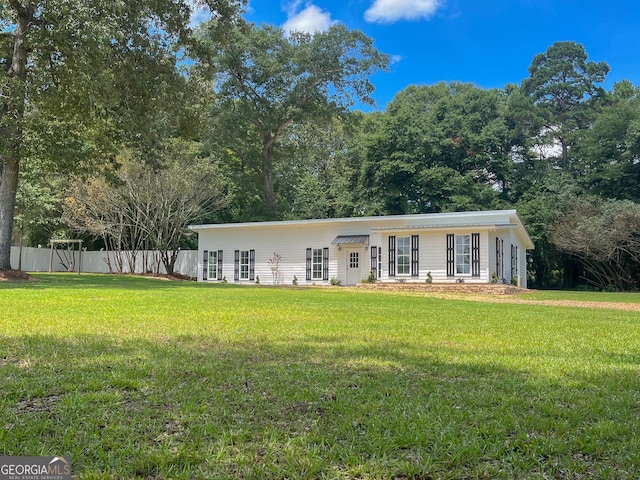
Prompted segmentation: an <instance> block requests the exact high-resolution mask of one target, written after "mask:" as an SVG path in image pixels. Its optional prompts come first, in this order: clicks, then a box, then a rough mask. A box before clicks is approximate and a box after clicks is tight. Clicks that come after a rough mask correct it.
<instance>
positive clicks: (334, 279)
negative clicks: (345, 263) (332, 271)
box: [329, 277, 342, 286]
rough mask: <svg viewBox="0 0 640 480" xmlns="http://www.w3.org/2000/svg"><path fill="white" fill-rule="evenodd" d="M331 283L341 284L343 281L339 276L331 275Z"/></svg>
mask: <svg viewBox="0 0 640 480" xmlns="http://www.w3.org/2000/svg"><path fill="white" fill-rule="evenodd" d="M329 283H330V284H331V285H334V286H337V285H340V284H341V283H342V282H341V281H340V279H339V278H336V277H331V280H329Z"/></svg>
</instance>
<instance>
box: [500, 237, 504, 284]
mask: <svg viewBox="0 0 640 480" xmlns="http://www.w3.org/2000/svg"><path fill="white" fill-rule="evenodd" d="M503 278H504V240H500V279H503Z"/></svg>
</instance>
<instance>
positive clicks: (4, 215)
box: [0, 149, 19, 270]
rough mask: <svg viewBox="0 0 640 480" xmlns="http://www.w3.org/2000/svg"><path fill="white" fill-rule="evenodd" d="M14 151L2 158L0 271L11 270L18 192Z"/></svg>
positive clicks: (15, 153)
mask: <svg viewBox="0 0 640 480" xmlns="http://www.w3.org/2000/svg"><path fill="white" fill-rule="evenodd" d="M18 155H19V153H18V152H15V149H11V150H10V151H9V152H8V155H7V156H6V157H5V158H4V165H3V168H2V177H1V178H0V270H11V236H12V234H13V215H14V212H15V206H16V192H17V191H18V164H19V162H18V159H17V158H16V157H17V156H18Z"/></svg>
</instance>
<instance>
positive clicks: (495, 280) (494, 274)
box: [491, 272, 500, 284]
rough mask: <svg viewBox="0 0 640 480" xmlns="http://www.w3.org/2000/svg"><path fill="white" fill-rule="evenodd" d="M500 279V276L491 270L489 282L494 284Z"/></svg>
mask: <svg viewBox="0 0 640 480" xmlns="http://www.w3.org/2000/svg"><path fill="white" fill-rule="evenodd" d="M499 281H500V277H499V276H498V274H497V273H496V272H493V273H492V274H491V283H493V284H496V283H498V282H499Z"/></svg>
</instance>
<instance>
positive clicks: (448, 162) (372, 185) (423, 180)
mask: <svg viewBox="0 0 640 480" xmlns="http://www.w3.org/2000/svg"><path fill="white" fill-rule="evenodd" d="M505 108H506V103H505V96H504V95H503V94H502V93H501V92H500V91H497V90H482V89H480V88H477V87H475V86H473V85H470V84H463V83H451V84H445V83H439V84H436V85H432V86H420V87H418V86H411V87H408V88H406V89H405V90H403V91H402V92H400V93H398V94H397V95H396V97H395V98H394V100H393V102H391V103H390V104H389V106H388V108H387V111H386V112H385V113H384V114H381V115H377V116H375V117H374V119H373V121H374V122H375V123H376V124H377V126H376V127H375V128H374V131H373V132H372V133H370V134H369V135H368V139H367V140H366V142H367V147H366V154H365V161H364V163H363V166H362V172H361V173H362V175H361V179H362V188H363V190H364V191H365V197H367V198H368V200H369V201H368V205H370V208H373V209H375V210H373V211H371V210H370V211H369V213H378V214H380V213H392V214H399V213H425V212H440V211H452V210H454V211H455V210H477V209H483V208H493V207H495V206H497V204H498V203H499V201H500V199H499V194H500V192H501V191H504V189H505V186H506V183H505V181H506V178H507V173H508V171H509V163H510V155H511V147H512V134H511V132H510V130H509V128H508V126H507V124H506V120H505Z"/></svg>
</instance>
